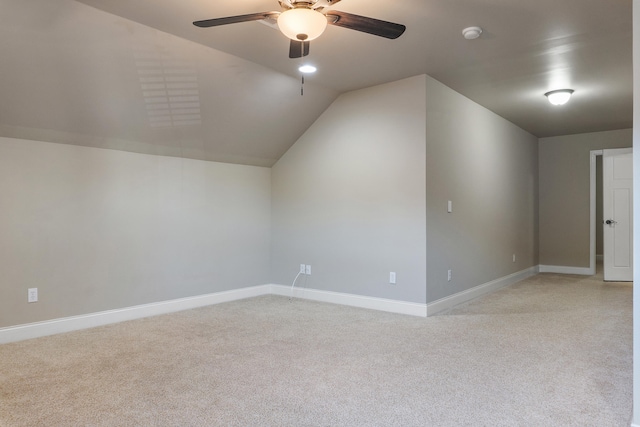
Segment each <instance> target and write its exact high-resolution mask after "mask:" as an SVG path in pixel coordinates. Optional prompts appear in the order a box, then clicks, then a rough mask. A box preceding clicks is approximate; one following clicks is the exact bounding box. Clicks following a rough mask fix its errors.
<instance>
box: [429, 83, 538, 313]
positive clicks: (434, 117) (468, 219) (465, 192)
mask: <svg viewBox="0 0 640 427" xmlns="http://www.w3.org/2000/svg"><path fill="white" fill-rule="evenodd" d="M426 96H427V98H426V99H427V116H426V117H427V146H426V147H427V148H426V177H427V193H426V194H427V199H426V202H427V216H426V220H427V273H428V274H427V283H428V288H427V299H428V301H429V302H433V301H437V300H439V299H441V298H444V297H447V296H450V295H452V294H455V293H458V292H462V291H465V290H468V289H470V288H473V287H475V286H478V285H482V284H485V283H488V282H491V281H493V280H496V279H499V278H502V277H505V276H508V275H510V274H513V273H516V272H519V271H523V270H526V269H528V268H530V267H533V266H535V265H537V264H538V238H537V235H538V229H537V224H538V218H537V209H538V198H537V195H538V187H537V186H538V164H537V161H538V159H537V142H538V139H537V138H536V137H535V136H533V135H531V134H530V133H528V132H525V131H524V130H522V129H520V128H519V127H517V126H515V125H514V124H512V123H511V122H508V121H507V120H505V119H503V118H502V117H500V116H498V115H496V114H495V113H493V112H491V111H489V110H487V109H486V108H484V107H482V106H480V105H478V104H476V103H475V102H473V101H471V100H469V99H468V98H465V97H464V96H462V95H460V94H458V93H457V92H454V91H453V90H451V89H449V88H448V87H446V86H444V85H443V84H441V83H439V82H437V81H436V80H434V79H431V78H427V92H426ZM449 200H450V201H451V202H452V212H451V213H448V212H447V203H448V201H449ZM514 255H515V262H514V261H513V256H514ZM448 270H451V280H450V281H449V280H448Z"/></svg>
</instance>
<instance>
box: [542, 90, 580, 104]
mask: <svg viewBox="0 0 640 427" xmlns="http://www.w3.org/2000/svg"><path fill="white" fill-rule="evenodd" d="M572 93H573V89H558V90H552V91H551V92H547V93H545V94H544V96H546V97H547V99H549V102H550V103H552V104H553V105H564V104H566V103H567V102H569V98H571V94H572Z"/></svg>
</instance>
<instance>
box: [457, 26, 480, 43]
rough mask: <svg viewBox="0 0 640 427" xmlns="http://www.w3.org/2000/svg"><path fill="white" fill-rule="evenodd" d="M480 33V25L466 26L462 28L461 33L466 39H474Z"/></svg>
mask: <svg viewBox="0 0 640 427" xmlns="http://www.w3.org/2000/svg"><path fill="white" fill-rule="evenodd" d="M480 34H482V28H480V27H467V28H465V29H464V30H462V35H463V36H464V38H465V39H467V40H475V39H477V38H478V37H480Z"/></svg>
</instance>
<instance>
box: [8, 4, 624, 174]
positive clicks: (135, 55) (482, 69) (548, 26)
mask: <svg viewBox="0 0 640 427" xmlns="http://www.w3.org/2000/svg"><path fill="white" fill-rule="evenodd" d="M332 9H335V10H340V11H344V12H350V13H354V14H358V15H364V16H368V17H373V18H378V19H382V20H386V21H392V22H397V23H401V24H404V25H406V26H407V31H406V32H405V33H404V34H403V35H402V36H401V37H400V38H398V39H396V40H388V39H384V38H380V37H375V36H372V35H369V34H365V33H361V32H357V31H353V30H348V29H345V28H340V27H336V26H330V27H329V28H328V29H327V30H326V31H325V33H324V34H323V35H322V36H321V37H320V38H318V39H317V40H314V41H313V42H312V43H311V54H310V56H309V57H308V58H305V60H306V61H307V62H312V63H313V64H314V65H316V66H317V67H318V72H317V73H316V74H314V75H312V76H309V77H307V78H306V81H305V84H304V96H301V93H300V88H301V80H300V75H299V73H298V71H297V68H298V66H299V65H300V64H301V62H302V60H300V59H289V58H288V46H289V42H288V40H287V39H286V38H285V37H284V36H283V35H282V34H281V33H280V32H279V31H278V30H277V29H275V28H273V26H272V25H268V24H269V23H265V22H261V21H255V22H245V23H239V24H233V25H227V26H222V27H215V28H207V29H202V28H197V27H195V26H193V25H192V22H193V21H195V20H200V19H207V18H216V17H223V16H230V15H241V14H245V13H253V12H264V11H271V10H274V11H278V10H280V7H279V5H278V3H277V1H276V0H244V1H242V2H237V1H220V0H216V1H213V0H180V1H176V0H136V1H131V0H78V1H75V0H29V1H25V0H22V1H16V0H0V10H1V11H2V13H0V36H1V37H0V54H1V55H2V59H1V60H0V76H1V78H0V97H1V99H2V101H1V102H0V135H1V136H8V137H19V138H26V139H41V140H45V141H53V142H60V143H68V144H78V145H86V146H94V147H102V148H110V149H119V150H126V151H134V152H142V153H150V154H162V155H171V156H179V157H187V158H195V159H203V160H213V161H224V162H231V163H241V164H250V165H259V166H270V165H272V164H273V163H274V162H275V161H277V159H278V158H279V157H280V156H281V155H282V154H283V153H284V152H285V151H286V150H287V149H288V148H289V147H290V146H291V145H292V144H293V143H294V142H295V141H296V140H297V138H298V137H299V136H300V135H301V134H302V133H303V132H304V131H305V130H306V129H307V128H308V127H309V126H310V125H311V124H312V123H313V122H314V121H315V120H316V118H317V117H318V116H319V115H320V114H321V113H322V112H323V111H324V110H325V109H326V108H327V107H328V106H329V105H330V104H331V102H332V101H333V100H334V99H335V98H336V97H337V96H338V95H339V94H340V93H342V92H345V91H350V90H354V89H359V88H363V87H367V86H371V85H375V84H380V83H384V82H389V81H393V80H398V79H401V78H405V77H409V76H414V75H418V74H428V75H430V76H432V77H434V78H435V79H437V80H439V81H441V82H442V83H444V84H446V85H447V86H449V87H451V88H452V89H454V90H456V91H458V92H460V93H461V94H463V95H465V96H467V97H469V98H471V99H472V100H474V101H476V102H478V103H479V104H481V105H483V106H485V107H487V108H489V109H490V110H492V111H494V112H496V113H497V114H499V115H501V116H503V117H505V118H506V119H508V120H510V121H512V122H513V123H515V124H517V125H518V126H520V127H522V128H523V129H525V130H527V131H529V132H531V133H533V134H534V135H537V136H539V137H544V136H553V135H564V134H573V133H582V132H593V131H601V130H611V129H621V128H629V127H631V126H632V74H633V72H632V57H631V48H632V46H631V38H632V19H631V0H616V1H611V0H562V1H558V0H538V1H525V0H404V1H398V2H389V1H383V0H342V1H340V2H337V3H336V4H335V5H334V6H333V7H332ZM468 26H480V27H482V28H483V30H484V31H483V33H482V35H481V37H480V38H478V39H477V40H466V39H464V38H463V37H462V34H461V31H462V29H463V28H465V27H468ZM559 88H572V89H574V90H575V93H574V96H573V98H572V100H571V101H570V103H569V104H567V105H565V106H562V107H553V106H551V105H550V104H549V103H548V102H547V101H546V99H545V98H544V96H543V94H544V93H545V92H547V91H549V90H553V89H559Z"/></svg>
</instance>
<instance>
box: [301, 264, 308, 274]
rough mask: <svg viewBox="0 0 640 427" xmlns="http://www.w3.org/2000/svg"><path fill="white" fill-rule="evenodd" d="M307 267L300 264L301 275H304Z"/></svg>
mask: <svg viewBox="0 0 640 427" xmlns="http://www.w3.org/2000/svg"><path fill="white" fill-rule="evenodd" d="M306 269H307V266H306V265H304V264H300V274H304V272H305V271H306Z"/></svg>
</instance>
